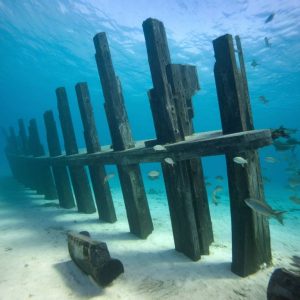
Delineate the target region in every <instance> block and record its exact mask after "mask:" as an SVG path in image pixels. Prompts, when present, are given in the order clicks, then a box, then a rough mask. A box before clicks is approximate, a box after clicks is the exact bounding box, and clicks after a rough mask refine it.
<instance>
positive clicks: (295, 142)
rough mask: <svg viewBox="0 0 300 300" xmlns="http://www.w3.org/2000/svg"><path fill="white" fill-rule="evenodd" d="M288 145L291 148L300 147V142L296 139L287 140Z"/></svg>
mask: <svg viewBox="0 0 300 300" xmlns="http://www.w3.org/2000/svg"><path fill="white" fill-rule="evenodd" d="M286 143H287V144H288V145H291V146H296V145H300V141H298V140H296V139H294V138H289V139H287V140H286Z"/></svg>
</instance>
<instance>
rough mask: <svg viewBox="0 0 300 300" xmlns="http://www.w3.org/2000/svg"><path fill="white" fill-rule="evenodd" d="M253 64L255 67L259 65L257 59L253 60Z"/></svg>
mask: <svg viewBox="0 0 300 300" xmlns="http://www.w3.org/2000/svg"><path fill="white" fill-rule="evenodd" d="M251 66H252V67H253V68H255V67H256V66H258V63H257V62H256V60H255V59H253V60H252V62H251Z"/></svg>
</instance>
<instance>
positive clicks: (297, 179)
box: [288, 175, 300, 189]
mask: <svg viewBox="0 0 300 300" xmlns="http://www.w3.org/2000/svg"><path fill="white" fill-rule="evenodd" d="M288 185H289V187H291V188H292V189H293V188H296V187H298V186H300V175H295V176H292V177H289V179H288Z"/></svg>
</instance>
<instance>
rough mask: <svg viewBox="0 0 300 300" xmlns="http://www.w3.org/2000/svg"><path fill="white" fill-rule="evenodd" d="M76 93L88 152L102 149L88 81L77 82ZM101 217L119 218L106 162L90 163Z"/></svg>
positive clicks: (108, 218) (111, 220) (110, 221)
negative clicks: (105, 165)
mask: <svg viewBox="0 0 300 300" xmlns="http://www.w3.org/2000/svg"><path fill="white" fill-rule="evenodd" d="M75 89H76V94H77V100H78V105H79V110H80V114H81V120H82V123H83V128H84V139H85V143H86V149H87V153H89V154H90V153H95V152H99V151H101V147H100V143H99V139H98V134H97V128H96V124H95V120H94V112H93V107H92V104H91V101H90V95H89V90H88V85H87V83H86V82H81V83H78V84H76V87H75ZM89 170H90V175H91V181H92V185H93V190H94V195H95V200H96V205H97V208H98V214H99V219H100V220H102V221H105V222H109V223H113V222H115V221H116V220H117V217H116V212H115V208H114V204H113V200H112V195H111V191H110V187H109V183H108V182H107V181H106V180H105V178H106V171H105V168H104V164H99V163H98V164H92V165H89Z"/></svg>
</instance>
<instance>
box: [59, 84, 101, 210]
mask: <svg viewBox="0 0 300 300" xmlns="http://www.w3.org/2000/svg"><path fill="white" fill-rule="evenodd" d="M56 97H57V107H58V112H59V119H60V124H61V128H62V133H63V138H64V143H65V151H66V155H72V154H77V153H78V147H77V142H76V137H75V131H74V127H73V122H72V118H71V112H70V107H69V103H68V98H67V93H66V90H65V88H63V87H60V88H57V89H56ZM69 171H70V176H71V181H72V185H73V190H74V194H75V198H76V202H77V206H78V211H79V212H83V213H94V212H95V211H96V207H95V204H94V200H93V196H92V191H91V187H90V184H89V181H88V177H87V174H86V172H85V169H84V166H69Z"/></svg>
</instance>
